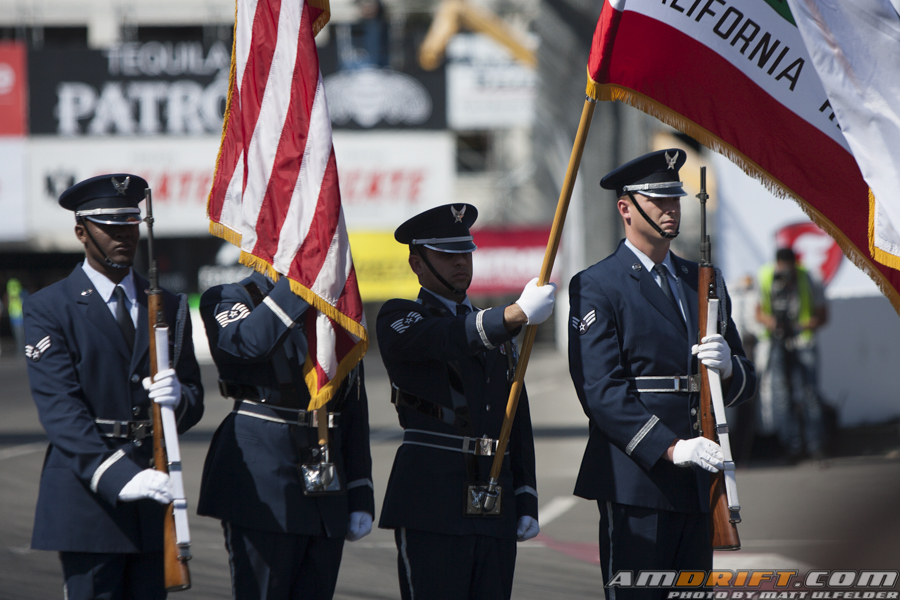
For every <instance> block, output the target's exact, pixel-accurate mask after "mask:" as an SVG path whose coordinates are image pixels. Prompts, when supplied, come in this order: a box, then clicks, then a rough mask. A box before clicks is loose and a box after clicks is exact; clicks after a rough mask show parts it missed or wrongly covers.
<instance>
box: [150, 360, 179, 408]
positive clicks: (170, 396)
mask: <svg viewBox="0 0 900 600" xmlns="http://www.w3.org/2000/svg"><path fill="white" fill-rule="evenodd" d="M143 384H144V389H145V390H150V399H151V400H153V401H154V402H156V403H157V404H161V405H163V406H171V407H172V408H178V405H179V404H180V403H181V382H180V381H178V376H177V375H176V374H175V369H166V370H165V371H160V372H159V373H157V374H156V380H155V381H154V382H153V383H150V378H149V377H144V381H143Z"/></svg>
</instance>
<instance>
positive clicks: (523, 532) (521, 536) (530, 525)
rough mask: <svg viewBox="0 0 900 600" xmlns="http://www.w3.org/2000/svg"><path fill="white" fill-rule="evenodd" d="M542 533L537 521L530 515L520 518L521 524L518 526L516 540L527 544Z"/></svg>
mask: <svg viewBox="0 0 900 600" xmlns="http://www.w3.org/2000/svg"><path fill="white" fill-rule="evenodd" d="M540 532H541V527H540V525H538V522H537V519H535V518H534V517H529V516H528V515H523V516H521V517H519V522H518V523H517V524H516V539H517V540H518V541H520V542H527V541H528V540H530V539H531V538H533V537H534V536H536V535H537V534H539V533H540Z"/></svg>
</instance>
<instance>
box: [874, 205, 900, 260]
mask: <svg viewBox="0 0 900 600" xmlns="http://www.w3.org/2000/svg"><path fill="white" fill-rule="evenodd" d="M869 253H870V254H871V255H872V258H874V259H875V260H877V261H878V262H880V263H881V264H883V265H885V266H886V267H890V268H892V269H898V270H900V256H896V255H894V254H891V253H890V252H887V251H885V250H882V249H881V248H879V247H877V246H876V245H875V194H873V193H872V188H869Z"/></svg>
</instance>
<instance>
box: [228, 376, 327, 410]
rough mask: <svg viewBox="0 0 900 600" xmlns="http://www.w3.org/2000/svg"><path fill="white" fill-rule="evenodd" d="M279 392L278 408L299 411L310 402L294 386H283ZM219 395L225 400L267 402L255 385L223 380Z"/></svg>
mask: <svg viewBox="0 0 900 600" xmlns="http://www.w3.org/2000/svg"><path fill="white" fill-rule="evenodd" d="M279 392H280V394H279V395H280V396H281V400H280V401H279V402H278V406H281V407H284V408H290V409H293V410H297V409H299V408H300V406H305V405H306V404H307V403H308V402H309V398H306V400H305V401H304V400H303V399H302V398H300V395H299V394H298V393H297V389H296V388H295V387H294V386H293V384H281V385H280V389H279ZM219 393H221V394H222V396H224V397H225V398H231V399H232V400H250V401H251V402H265V401H266V399H265V398H260V396H259V388H257V387H256V386H254V385H245V384H243V383H233V382H231V381H222V380H221V379H220V380H219ZM301 403H302V404H301ZM269 406H275V404H273V403H271V402H269Z"/></svg>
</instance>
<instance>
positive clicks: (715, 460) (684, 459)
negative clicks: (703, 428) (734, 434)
mask: <svg viewBox="0 0 900 600" xmlns="http://www.w3.org/2000/svg"><path fill="white" fill-rule="evenodd" d="M672 462H674V463H675V464H676V465H678V466H679V467H690V466H691V465H697V466H698V467H700V468H703V469H706V470H707V471H709V472H710V473H715V472H717V471H721V470H722V469H724V468H725V455H724V454H722V448H721V447H720V446H719V445H718V444H717V443H715V442H713V441H712V440H708V439H706V438H705V437H695V438H691V439H689V440H678V441H677V442H676V443H675V448H674V449H673V450H672Z"/></svg>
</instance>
